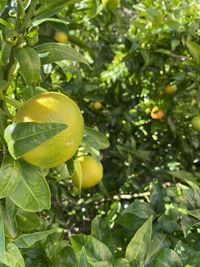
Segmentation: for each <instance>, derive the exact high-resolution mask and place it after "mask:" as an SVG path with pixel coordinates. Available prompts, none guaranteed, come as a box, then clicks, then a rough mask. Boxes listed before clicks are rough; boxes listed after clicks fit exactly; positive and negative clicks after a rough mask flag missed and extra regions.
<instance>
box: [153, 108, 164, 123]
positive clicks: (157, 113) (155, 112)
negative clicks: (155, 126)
mask: <svg viewBox="0 0 200 267" xmlns="http://www.w3.org/2000/svg"><path fill="white" fill-rule="evenodd" d="M164 116H165V112H164V111H163V110H162V109H159V108H158V107H157V106H155V107H153V109H152V110H151V117H152V119H154V120H160V119H162V118H163V117H164Z"/></svg>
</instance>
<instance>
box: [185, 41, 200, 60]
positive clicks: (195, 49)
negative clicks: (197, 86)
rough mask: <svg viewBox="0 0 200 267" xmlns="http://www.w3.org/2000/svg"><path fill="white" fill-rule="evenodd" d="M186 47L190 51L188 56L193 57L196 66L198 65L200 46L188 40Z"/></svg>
mask: <svg viewBox="0 0 200 267" xmlns="http://www.w3.org/2000/svg"><path fill="white" fill-rule="evenodd" d="M186 45H187V47H188V49H189V51H190V54H191V55H192V56H193V58H194V59H195V61H196V62H197V64H199V63H200V45H199V44H197V43H195V42H192V41H189V40H188V41H187V42H186Z"/></svg>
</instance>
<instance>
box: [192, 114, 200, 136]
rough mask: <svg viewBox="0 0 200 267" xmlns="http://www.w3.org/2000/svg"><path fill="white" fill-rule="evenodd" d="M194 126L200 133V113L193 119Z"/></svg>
mask: <svg viewBox="0 0 200 267" xmlns="http://www.w3.org/2000/svg"><path fill="white" fill-rule="evenodd" d="M192 128H193V129H194V130H195V131H197V132H198V133H200V115H196V116H195V117H194V118H193V119H192Z"/></svg>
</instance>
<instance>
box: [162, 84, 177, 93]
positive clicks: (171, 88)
mask: <svg viewBox="0 0 200 267" xmlns="http://www.w3.org/2000/svg"><path fill="white" fill-rule="evenodd" d="M176 89H177V88H176V85H175V84H168V85H167V86H166V87H165V89H164V92H165V94H167V95H173V94H174V93H175V92H176Z"/></svg>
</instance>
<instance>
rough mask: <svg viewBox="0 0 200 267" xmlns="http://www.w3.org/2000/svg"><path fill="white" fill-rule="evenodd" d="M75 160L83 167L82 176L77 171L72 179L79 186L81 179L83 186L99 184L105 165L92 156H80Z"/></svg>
mask: <svg viewBox="0 0 200 267" xmlns="http://www.w3.org/2000/svg"><path fill="white" fill-rule="evenodd" d="M75 161H79V162H80V164H81V169H82V177H79V176H78V174H77V173H76V172H75V173H74V174H73V176H72V181H73V182H74V184H75V185H76V186H79V182H80V179H81V186H80V187H81V188H89V187H92V186H95V185H96V184H98V183H99V182H100V181H101V179H102V177H103V166H102V164H101V162H99V161H97V160H96V159H95V158H94V157H92V156H84V157H79V158H77V159H76V160H75Z"/></svg>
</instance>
